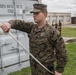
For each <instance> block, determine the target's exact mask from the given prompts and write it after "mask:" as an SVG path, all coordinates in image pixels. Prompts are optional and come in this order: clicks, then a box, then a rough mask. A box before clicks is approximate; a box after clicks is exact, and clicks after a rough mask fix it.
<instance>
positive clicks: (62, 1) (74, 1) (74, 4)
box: [42, 0, 76, 16]
mask: <svg viewBox="0 0 76 75" xmlns="http://www.w3.org/2000/svg"><path fill="white" fill-rule="evenodd" d="M42 3H44V4H47V6H48V11H51V12H70V13H72V15H75V16H76V0H42Z"/></svg>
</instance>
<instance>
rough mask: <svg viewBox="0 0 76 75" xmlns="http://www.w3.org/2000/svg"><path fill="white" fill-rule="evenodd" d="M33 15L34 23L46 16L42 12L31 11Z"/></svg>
mask: <svg viewBox="0 0 76 75" xmlns="http://www.w3.org/2000/svg"><path fill="white" fill-rule="evenodd" d="M33 17H34V21H35V22H36V23H39V22H41V21H43V20H44V19H45V18H46V15H45V14H44V13H42V12H36V13H33Z"/></svg>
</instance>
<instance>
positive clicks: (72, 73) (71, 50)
mask: <svg viewBox="0 0 76 75" xmlns="http://www.w3.org/2000/svg"><path fill="white" fill-rule="evenodd" d="M66 49H67V54H68V62H67V65H66V67H65V71H64V73H63V75H76V43H71V44H67V45H66Z"/></svg>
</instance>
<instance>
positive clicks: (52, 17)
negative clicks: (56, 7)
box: [47, 12, 71, 25]
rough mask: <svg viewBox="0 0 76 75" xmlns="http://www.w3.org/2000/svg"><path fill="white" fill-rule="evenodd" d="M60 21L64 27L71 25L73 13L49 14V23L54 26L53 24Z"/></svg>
mask: <svg viewBox="0 0 76 75" xmlns="http://www.w3.org/2000/svg"><path fill="white" fill-rule="evenodd" d="M59 20H60V21H61V22H62V24H63V25H66V24H71V13H66V12H49V13H48V17H47V21H48V22H49V23H50V24H51V25H52V23H53V22H55V23H58V22H59Z"/></svg>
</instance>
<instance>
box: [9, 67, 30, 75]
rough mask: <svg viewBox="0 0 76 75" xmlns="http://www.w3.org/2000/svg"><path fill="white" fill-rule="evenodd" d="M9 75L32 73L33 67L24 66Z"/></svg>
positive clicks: (28, 74)
mask: <svg viewBox="0 0 76 75" xmlns="http://www.w3.org/2000/svg"><path fill="white" fill-rule="evenodd" d="M8 75H31V69H30V67H27V68H23V69H21V71H16V72H13V73H10V74H8Z"/></svg>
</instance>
